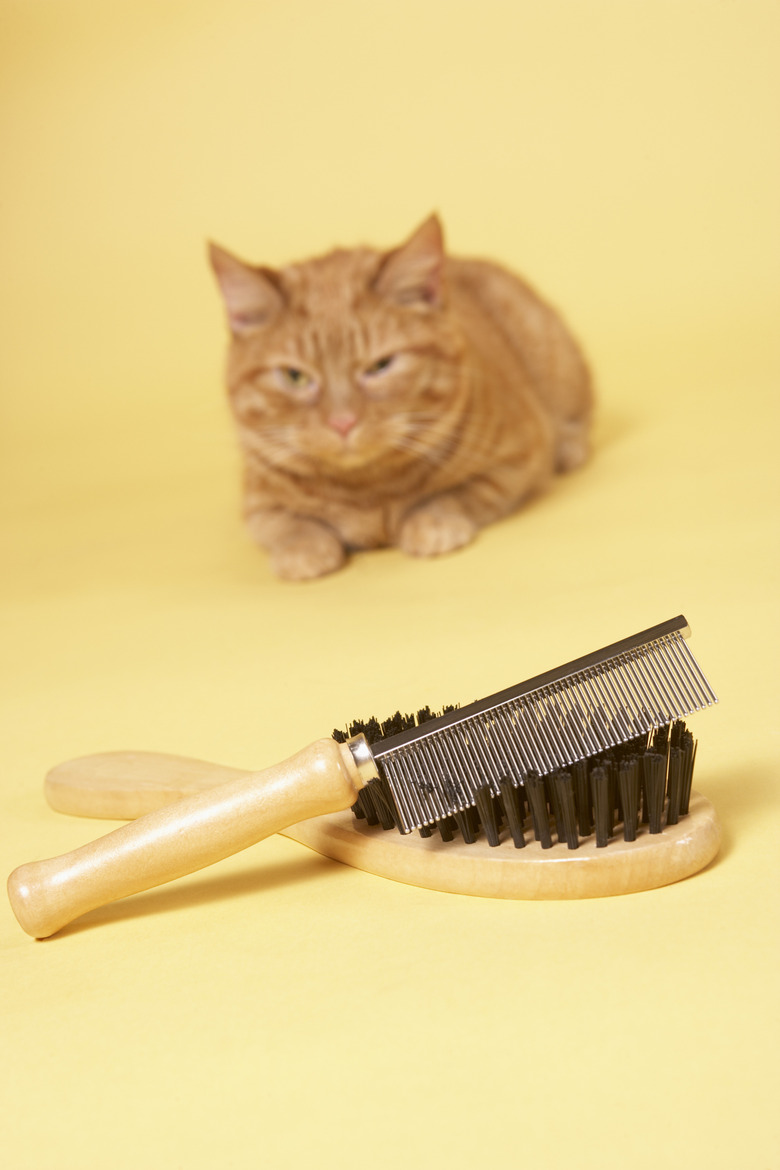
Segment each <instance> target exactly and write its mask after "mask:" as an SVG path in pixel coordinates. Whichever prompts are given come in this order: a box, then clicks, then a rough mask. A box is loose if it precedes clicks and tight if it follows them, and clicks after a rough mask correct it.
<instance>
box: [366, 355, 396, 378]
mask: <svg viewBox="0 0 780 1170" xmlns="http://www.w3.org/2000/svg"><path fill="white" fill-rule="evenodd" d="M394 361H395V354H392V353H391V354H388V355H387V356H386V357H382V358H379V360H378V361H376V362H374V363H373V364H372V365H370V366H369V367H368V369H367V370H366V375H367V377H369V378H373V377H376V375H377V374H384V372H385V370H389V369H390V367H391V366H392V364H393V362H394Z"/></svg>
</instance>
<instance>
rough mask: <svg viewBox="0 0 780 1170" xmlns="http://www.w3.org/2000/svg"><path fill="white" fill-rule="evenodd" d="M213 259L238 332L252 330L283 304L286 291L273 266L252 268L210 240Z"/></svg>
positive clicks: (264, 321)
mask: <svg viewBox="0 0 780 1170" xmlns="http://www.w3.org/2000/svg"><path fill="white" fill-rule="evenodd" d="M209 260H210V261H211V267H212V268H213V269H214V275H215V276H216V278H217V281H218V283H219V287H220V288H221V290H222V297H223V299H224V302H225V308H226V309H227V315H228V322H229V324H230V329H231V332H233V333H234V334H236V336H238V337H241V336H243V335H244V334H247V333H252V332H253V331H254V330H255V329H257V328H259V327H260V326H262V325H265V324H266V322H267V321H269V320H270V319H271V318H272V317H273V316H275V315H276V313H278V312H279V310H280V309H281V308H282V305H283V304H284V300H283V297H282V293H281V291H280V289H279V288H278V286H277V284H276V283H275V281H274V279H273V277H274V274H273V273H272V272H271V271H270V269H267V268H251V267H250V266H249V265H248V264H244V262H243V261H242V260H239V259H238V257H236V256H232V255H231V254H230V252H226V251H225V249H224V248H219V247H217V245H216V244H209Z"/></svg>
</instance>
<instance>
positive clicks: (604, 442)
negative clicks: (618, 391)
mask: <svg viewBox="0 0 780 1170" xmlns="http://www.w3.org/2000/svg"><path fill="white" fill-rule="evenodd" d="M638 426H639V423H638V422H637V419H636V418H635V417H634V416H633V415H631V414H628V413H627V412H625V411H620V410H613V409H602V408H601V407H600V406H598V405H597V407H596V414H595V417H594V420H593V438H592V441H593V453H592V455H591V459H593V458H598V454H599V452H600V451H603V450H609V449H610V448H611V447H616V446H619V445H620V443H621V442H622V441H623V439H625V438H626V437H627V436H628V435H630V434H632V433H633V432H634V431H635V430H636V429H637V427H638ZM588 462H590V460H588ZM587 466H588V464H587V463H586V464H585V468H587Z"/></svg>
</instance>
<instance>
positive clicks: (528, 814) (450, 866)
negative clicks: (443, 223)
mask: <svg viewBox="0 0 780 1170" xmlns="http://www.w3.org/2000/svg"><path fill="white" fill-rule="evenodd" d="M689 635H690V629H689V627H688V624H687V621H686V619H685V618H684V617H677V618H673V619H670V620H669V621H667V622H663V623H662V624H660V625H658V626H654V627H652V628H651V629H649V630H645V631H643V632H642V633H640V634H636V635H635V636H634V637H631V638H626V639H624V640H623V641H620V642H616V643H614V644H613V645H610V646H607V647H605V648H604V649H603V650H600V651H598V652H596V653H593V654H589V655H587V656H586V657H583V658H578V659H575V660H574V661H573V662H569V663H567V664H566V665H565V666H562V667H559V668H558V669H556V670H552V671H548V672H547V673H545V674H542V675H538V676H536V677H535V678H532V679H529V680H528V681H526V682H523V683H520V684H518V685H517V686H515V687H511V688H509V689H507V690H504V691H500V692H498V693H497V694H495V695H491V696H489V697H488V698H486V699H482V700H480V701H479V702H476V703H472V704H470V705H469V706H467V707H462V708H461V707H456V708H449V709H447V710H445V711H444V712H442V713H440V714H437V715H434V714H433V713H432V712H430V711H429V710H428V709H427V708H426V709H425V710H423V711H420V712H418V715H417V716H416V717H412V716H401V715H396V716H394V717H393V718H392V719H391V720H389V721H387V722H385V723H384V724H380V723H379V722H378V721H377V720H375V719H371V720H369V721H368V722H367V723H365V724H357V723H356V724H352V725H350V727H349V728H348V729H347V730H346V731H345V732H334V736H333V737H332V738H331V739H322V740H317V741H316V742H315V743H313V744H311V745H310V746H309V747H308V748H304V749H303V751H301V752H299V753H298V754H297V755H295V756H293V757H291V758H290V759H289V760H287V761H285V762H284V763H282V764H279V765H277V766H275V767H272V768H269V769H267V770H265V771H264V772H260V773H243V772H239V771H238V770H236V769H225V768H219V767H218V766H216V765H209V764H205V763H203V762H200V761H192V760H185V759H180V758H177V757H166V756H156V755H154V754H151V753H108V754H106V755H102V756H92V757H89V756H88V757H83V758H82V759H81V760H75V761H71V762H70V763H68V764H64V765H60V766H59V768H55V769H54V770H53V771H52V772H51V773H50V774H49V776H48V777H47V784H46V791H47V796H48V798H49V800H50V802H51V803H52V804H53V805H54V807H56V808H59V809H61V810H62V811H65V812H75V813H80V814H82V815H84V814H85V813H86V814H87V815H89V814H92V813H94V814H96V815H99V816H118V817H138V819H137V820H135V821H134V823H132V824H127V825H124V826H122V827H121V828H119V829H115V830H114V831H113V832H111V833H109V834H107V835H106V836H104V837H102V838H99V839H98V840H97V841H94V842H92V843H90V844H88V845H85V846H82V847H81V848H79V849H76V850H74V851H73V852H71V853H68V854H65V855H63V856H62V857H57V858H52V859H50V860H47V861H39V862H32V863H29V864H27V865H23V866H20V867H19V868H18V869H16V870H15V871H14V872H13V873H12V874H11V876H10V878H9V882H8V889H9V897H10V900H11V905H12V907H13V910H14V913H15V914H16V916H17V918H18V920H19V922H20V924H21V925H22V927H23V928H24V929H25V930H26V931H27V932H28V933H29V934H32V935H34V936H35V937H38V938H44V937H47V936H48V935H50V934H54V933H55V932H56V931H58V930H59V929H61V928H62V927H63V926H65V925H66V924H67V923H68V922H70V921H72V920H73V919H74V918H77V917H79V916H80V915H82V914H84V913H86V912H87V911H88V910H92V909H94V908H96V907H97V906H101V905H104V904H105V903H107V902H111V901H114V900H116V899H118V898H122V897H125V896H127V895H129V894H133V893H138V892H140V891H142V890H146V889H150V888H151V887H153V886H157V885H160V884H162V883H164V882H167V881H172V880H173V879H175V878H177V877H182V876H183V875H184V874H187V873H192V872H194V871H195V870H198V869H201V868H203V867H204V866H206V865H210V864H212V863H213V862H215V861H219V860H221V859H222V858H224V857H227V856H230V855H231V854H233V853H237V852H238V851H239V850H241V849H245V848H247V847H248V846H249V845H252V844H254V843H256V842H257V841H260V840H262V839H263V838H264V837H266V836H269V835H270V834H271V833H275V832H283V833H284V834H285V835H287V836H289V837H292V838H293V839H295V840H298V841H301V842H303V843H304V844H306V845H309V846H310V847H312V848H314V849H316V850H317V851H318V852H321V853H325V854H326V855H328V856H331V857H336V858H337V859H339V860H343V861H347V862H348V863H349V864H352V865H355V866H357V867H359V868H363V869H366V870H369V871H370V872H374V873H378V874H381V875H382V876H387V877H392V878H395V879H397V880H400V881H405V882H408V883H410V884H415V885H421V886H427V887H429V888H433V889H442V890H449V891H453V892H459V893H471V894H479V895H482V896H488V897H509V898H563V897H596V896H603V895H607V894H615V893H629V892H635V891H638V890H642V889H650V888H653V887H655V886H659V885H665V884H668V883H669V882H673V881H677V880H679V879H680V878H682V877H686V876H688V875H690V874H692V873H695V872H697V871H698V870H699V869H701V868H703V866H705V865H706V864H707V863H708V862H709V861H710V860H711V859H712V858H713V857H714V856H715V854H716V852H717V849H718V845H719V841H720V830H719V827H718V823H717V818H716V816H715V814H714V810H713V809H712V806H711V805H710V804H709V802H708V801H706V800H705V799H704V798H703V797H701V796H700V795H699V794H697V793H695V792H693V791H692V787H691V782H692V774H693V766H694V761H695V755H696V745H695V743H694V740H693V737H692V735H691V733H690V732H689V731H688V729H687V728H686V727H685V725H684V723H683V722H682V720H683V717H684V716H686V715H689V714H691V713H692V712H694V711H697V710H700V709H702V708H704V707H707V706H711V705H712V704H713V703H715V702H717V698H716V696H715V694H714V692H713V691H712V688H711V687H710V685H709V683H708V682H707V680H706V678H705V677H704V675H703V673H702V671H701V669H700V668H699V666H698V664H697V662H696V660H695V659H694V657H693V655H692V653H691V651H690V649H689V648H688V645H687V643H686V641H685V638H687V637H688V636H689ZM160 806H161V807H160ZM151 809H153V810H154V811H149V810H151ZM350 809H351V810H352V811H351V812H347V810H350ZM384 830H398V831H397V832H389V831H384ZM415 830H416V831H417V832H415Z"/></svg>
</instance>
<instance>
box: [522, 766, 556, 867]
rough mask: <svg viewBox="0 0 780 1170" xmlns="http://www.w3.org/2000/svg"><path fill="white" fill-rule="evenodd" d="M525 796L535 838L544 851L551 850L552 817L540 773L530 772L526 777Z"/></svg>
mask: <svg viewBox="0 0 780 1170" xmlns="http://www.w3.org/2000/svg"><path fill="white" fill-rule="evenodd" d="M525 795H526V798H527V800H528V805H529V808H530V809H531V820H532V822H533V826H534V837H535V838H536V840H537V841H538V842H539V844H540V845H541V847H542V849H551V848H552V836H551V834H550V816H549V813H548V811H547V795H546V793H545V788H544V780H543V778H542V777H541V776H540V775H539V773H538V772H529V773H528V775H527V776H526V778H525Z"/></svg>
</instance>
